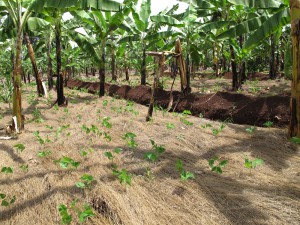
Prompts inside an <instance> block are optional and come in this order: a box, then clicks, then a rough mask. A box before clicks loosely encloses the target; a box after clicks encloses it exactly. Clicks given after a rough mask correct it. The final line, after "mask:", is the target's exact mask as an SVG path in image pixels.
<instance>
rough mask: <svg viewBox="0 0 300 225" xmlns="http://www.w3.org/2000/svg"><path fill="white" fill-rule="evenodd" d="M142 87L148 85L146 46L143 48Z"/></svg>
mask: <svg viewBox="0 0 300 225" xmlns="http://www.w3.org/2000/svg"><path fill="white" fill-rule="evenodd" d="M141 85H146V47H145V46H144V47H143V61H142V73H141Z"/></svg>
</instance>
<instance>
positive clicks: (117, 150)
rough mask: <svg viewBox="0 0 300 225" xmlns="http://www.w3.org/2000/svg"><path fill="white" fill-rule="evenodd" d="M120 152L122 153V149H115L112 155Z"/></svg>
mask: <svg viewBox="0 0 300 225" xmlns="http://www.w3.org/2000/svg"><path fill="white" fill-rule="evenodd" d="M122 151H123V149H122V148H115V149H114V153H116V154H120V153H121V152H122Z"/></svg>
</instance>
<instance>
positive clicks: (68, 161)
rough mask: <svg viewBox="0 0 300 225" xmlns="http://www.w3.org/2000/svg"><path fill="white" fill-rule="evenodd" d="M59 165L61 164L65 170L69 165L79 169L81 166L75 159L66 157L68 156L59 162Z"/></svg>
mask: <svg viewBox="0 0 300 225" xmlns="http://www.w3.org/2000/svg"><path fill="white" fill-rule="evenodd" d="M58 163H59V165H60V167H61V168H63V169H67V168H68V166H69V165H72V166H73V167H75V168H76V169H77V167H78V166H79V165H80V162H76V161H74V160H73V159H71V158H69V157H66V156H64V157H63V158H61V159H60V160H58Z"/></svg>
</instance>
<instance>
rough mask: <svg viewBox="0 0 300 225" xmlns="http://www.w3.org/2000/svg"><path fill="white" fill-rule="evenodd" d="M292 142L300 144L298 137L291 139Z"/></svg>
mask: <svg viewBox="0 0 300 225" xmlns="http://www.w3.org/2000/svg"><path fill="white" fill-rule="evenodd" d="M290 141H291V142H293V143H296V144H300V138H298V137H292V138H291V139H290Z"/></svg>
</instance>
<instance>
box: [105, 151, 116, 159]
mask: <svg viewBox="0 0 300 225" xmlns="http://www.w3.org/2000/svg"><path fill="white" fill-rule="evenodd" d="M104 155H105V156H106V157H107V158H108V159H109V160H113V159H114V156H113V155H112V153H111V152H105V153H104Z"/></svg>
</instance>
